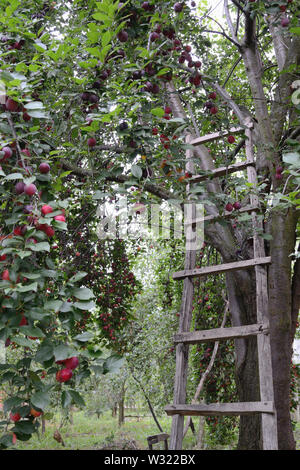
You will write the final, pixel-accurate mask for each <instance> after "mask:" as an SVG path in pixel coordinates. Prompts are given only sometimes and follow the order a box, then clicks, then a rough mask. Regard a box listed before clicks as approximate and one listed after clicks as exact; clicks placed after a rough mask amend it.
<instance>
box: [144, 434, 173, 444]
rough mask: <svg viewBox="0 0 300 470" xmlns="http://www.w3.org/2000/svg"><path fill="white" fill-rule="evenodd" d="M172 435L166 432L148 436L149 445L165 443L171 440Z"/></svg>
mask: <svg viewBox="0 0 300 470" xmlns="http://www.w3.org/2000/svg"><path fill="white" fill-rule="evenodd" d="M169 437H170V435H169V434H167V433H166V432H163V433H161V434H155V435H154V436H148V437H147V441H148V444H158V443H159V442H161V441H165V440H166V439H169Z"/></svg>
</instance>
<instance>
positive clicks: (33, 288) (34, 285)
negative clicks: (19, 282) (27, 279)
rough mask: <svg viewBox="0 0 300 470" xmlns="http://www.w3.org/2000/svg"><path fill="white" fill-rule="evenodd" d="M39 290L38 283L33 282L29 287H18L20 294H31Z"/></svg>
mask: <svg viewBox="0 0 300 470" xmlns="http://www.w3.org/2000/svg"><path fill="white" fill-rule="evenodd" d="M37 290H38V283H37V282H33V283H31V284H28V285H27V286H17V287H16V291H18V292H29V291H34V292H37Z"/></svg>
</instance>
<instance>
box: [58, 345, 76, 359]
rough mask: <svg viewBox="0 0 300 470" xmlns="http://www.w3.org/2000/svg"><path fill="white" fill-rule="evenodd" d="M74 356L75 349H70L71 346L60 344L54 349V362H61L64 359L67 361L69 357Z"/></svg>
mask: <svg viewBox="0 0 300 470" xmlns="http://www.w3.org/2000/svg"><path fill="white" fill-rule="evenodd" d="M75 355H76V351H75V349H73V348H71V346H68V345H65V344H60V345H59V346H56V347H55V348H54V357H55V360H56V361H63V360H64V359H68V358H69V357H73V356H75Z"/></svg>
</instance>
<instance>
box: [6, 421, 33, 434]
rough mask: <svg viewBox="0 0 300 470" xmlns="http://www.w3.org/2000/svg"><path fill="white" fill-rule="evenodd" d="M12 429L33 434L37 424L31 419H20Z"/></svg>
mask: <svg viewBox="0 0 300 470" xmlns="http://www.w3.org/2000/svg"><path fill="white" fill-rule="evenodd" d="M12 431H13V432H16V433H21V434H33V433H34V432H35V425H34V424H33V423H32V422H31V421H18V422H17V423H16V424H15V426H14V428H13V429H12Z"/></svg>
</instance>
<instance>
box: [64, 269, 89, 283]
mask: <svg viewBox="0 0 300 470" xmlns="http://www.w3.org/2000/svg"><path fill="white" fill-rule="evenodd" d="M87 274H88V273H85V272H84V271H80V272H78V273H76V274H75V275H74V276H72V277H71V278H70V279H69V282H68V284H71V283H72V284H73V283H75V282H77V281H81V279H83V278H84V277H86V276H87Z"/></svg>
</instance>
